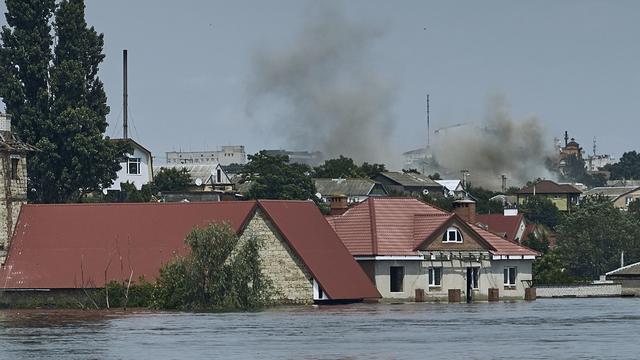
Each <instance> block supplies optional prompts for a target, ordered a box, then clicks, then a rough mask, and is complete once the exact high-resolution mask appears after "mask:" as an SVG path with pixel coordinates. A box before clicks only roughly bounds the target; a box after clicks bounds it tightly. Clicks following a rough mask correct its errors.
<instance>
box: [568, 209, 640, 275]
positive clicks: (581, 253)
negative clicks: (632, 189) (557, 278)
mask: <svg viewBox="0 0 640 360" xmlns="http://www.w3.org/2000/svg"><path fill="white" fill-rule="evenodd" d="M557 232H558V237H557V245H556V251H557V253H558V256H559V258H560V260H561V261H562V263H563V264H564V266H565V267H566V269H567V271H568V272H569V274H570V275H572V276H576V277H582V278H592V279H593V278H597V277H598V276H599V275H602V274H604V273H606V272H607V271H610V270H613V269H615V268H617V267H618V266H619V265H620V254H621V252H622V251H624V254H625V259H627V260H629V262H637V261H640V223H639V222H638V220H637V219H634V218H633V217H632V216H631V215H630V214H628V213H627V212H624V211H620V210H618V209H616V208H615V207H614V206H613V204H612V203H611V202H610V201H606V199H598V198H595V199H591V198H587V199H585V200H583V201H582V202H581V204H580V206H578V207H577V208H576V210H575V211H573V212H572V213H570V214H568V215H567V216H566V217H565V218H564V219H563V220H562V222H561V223H560V225H558V227H557Z"/></svg>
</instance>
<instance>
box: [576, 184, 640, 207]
mask: <svg viewBox="0 0 640 360" xmlns="http://www.w3.org/2000/svg"><path fill="white" fill-rule="evenodd" d="M582 196H583V197H586V196H604V197H606V198H607V199H609V200H610V201H611V202H612V203H613V206H615V207H616V208H618V209H624V210H627V209H628V208H629V204H631V202H632V201H634V200H636V199H640V187H639V186H613V187H595V188H593V189H591V190H589V191H587V192H585V193H583V194H582Z"/></svg>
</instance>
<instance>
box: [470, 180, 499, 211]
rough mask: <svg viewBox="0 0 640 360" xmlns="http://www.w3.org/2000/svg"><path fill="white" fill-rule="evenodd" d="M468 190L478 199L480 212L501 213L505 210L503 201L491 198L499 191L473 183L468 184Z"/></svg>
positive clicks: (477, 206) (477, 203) (477, 207)
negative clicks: (473, 184) (476, 185)
mask: <svg viewBox="0 0 640 360" xmlns="http://www.w3.org/2000/svg"><path fill="white" fill-rule="evenodd" d="M467 190H468V191H469V194H471V195H472V196H473V198H474V199H475V201H476V211H477V212H478V214H501V213H502V212H503V206H502V202H500V201H491V200H490V199H491V198H492V197H494V196H496V195H497V194H498V193H496V192H494V191H491V190H488V189H485V188H482V187H474V186H472V185H471V184H469V185H467Z"/></svg>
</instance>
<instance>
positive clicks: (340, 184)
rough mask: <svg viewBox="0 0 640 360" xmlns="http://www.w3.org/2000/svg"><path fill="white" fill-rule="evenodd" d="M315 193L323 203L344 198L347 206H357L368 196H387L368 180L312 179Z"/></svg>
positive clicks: (381, 187) (385, 191) (378, 185)
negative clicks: (340, 197)
mask: <svg viewBox="0 0 640 360" xmlns="http://www.w3.org/2000/svg"><path fill="white" fill-rule="evenodd" d="M313 181H314V183H315V185H316V191H317V192H318V194H320V196H321V198H322V200H323V201H324V202H329V201H330V200H331V198H332V197H334V196H344V197H346V198H347V203H348V204H357V203H360V202H363V201H365V200H366V199H368V198H369V197H370V196H386V195H388V193H387V190H385V188H384V186H382V184H380V183H377V182H375V181H373V180H369V179H322V178H318V179H313Z"/></svg>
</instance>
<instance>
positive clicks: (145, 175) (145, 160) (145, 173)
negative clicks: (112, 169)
mask: <svg viewBox="0 0 640 360" xmlns="http://www.w3.org/2000/svg"><path fill="white" fill-rule="evenodd" d="M112 141H114V142H127V143H129V144H130V145H131V147H132V148H133V152H132V153H131V154H127V157H126V158H125V159H123V160H122V161H121V162H120V170H118V172H117V173H116V176H117V177H116V179H115V180H114V182H113V184H112V185H111V186H109V187H108V188H107V189H106V190H107V191H118V190H120V184H121V183H126V182H130V183H132V184H134V185H135V187H136V189H138V190H140V189H142V185H145V184H148V183H150V182H151V181H153V157H152V156H151V151H149V150H147V148H145V147H144V146H142V145H140V144H139V143H138V142H136V141H135V140H133V139H112Z"/></svg>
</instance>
